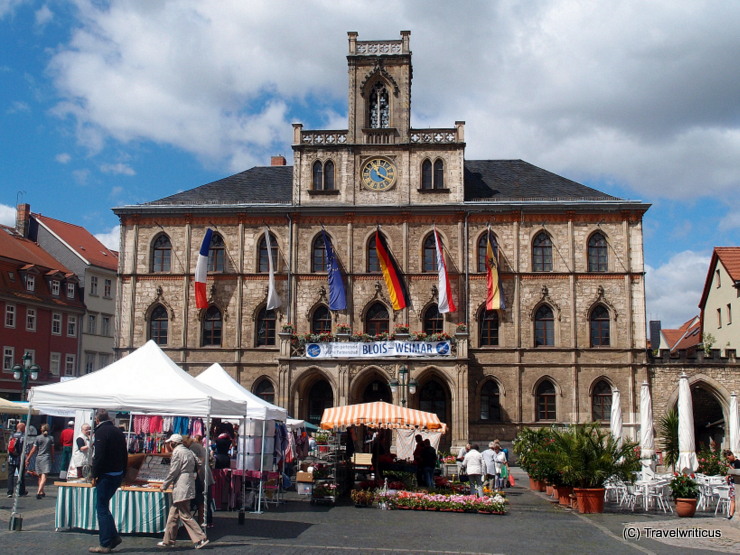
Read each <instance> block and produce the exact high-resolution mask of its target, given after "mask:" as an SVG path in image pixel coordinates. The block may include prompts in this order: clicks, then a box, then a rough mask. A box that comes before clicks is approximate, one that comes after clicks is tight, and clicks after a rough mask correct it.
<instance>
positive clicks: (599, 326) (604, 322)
mask: <svg viewBox="0 0 740 555" xmlns="http://www.w3.org/2000/svg"><path fill="white" fill-rule="evenodd" d="M589 324H590V329H591V346H592V347H608V346H609V345H610V341H611V338H610V337H609V311H608V310H607V309H606V307H605V306H604V305H601V304H600V305H596V306H595V307H594V309H593V310H592V311H591V316H590V317H589Z"/></svg>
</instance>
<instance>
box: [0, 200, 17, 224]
mask: <svg viewBox="0 0 740 555" xmlns="http://www.w3.org/2000/svg"><path fill="white" fill-rule="evenodd" d="M0 224H2V225H7V226H10V227H15V208H13V207H12V206H8V205H7V204H0Z"/></svg>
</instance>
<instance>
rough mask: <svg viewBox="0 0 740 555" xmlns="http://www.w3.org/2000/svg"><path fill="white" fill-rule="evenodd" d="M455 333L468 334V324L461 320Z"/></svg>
mask: <svg viewBox="0 0 740 555" xmlns="http://www.w3.org/2000/svg"><path fill="white" fill-rule="evenodd" d="M455 333H459V334H466V333H468V325H467V324H466V323H465V322H459V323H458V324H457V326H456V327H455Z"/></svg>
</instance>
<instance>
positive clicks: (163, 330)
mask: <svg viewBox="0 0 740 555" xmlns="http://www.w3.org/2000/svg"><path fill="white" fill-rule="evenodd" d="M168 331H169V315H168V314H167V309H166V308H165V307H163V306H162V305H161V304H160V305H157V307H156V308H155V309H154V310H152V314H151V316H150V317H149V339H151V340H152V341H154V342H155V343H156V344H157V345H167V334H168Z"/></svg>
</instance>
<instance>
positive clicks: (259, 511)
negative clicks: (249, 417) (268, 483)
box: [254, 420, 266, 515]
mask: <svg viewBox="0 0 740 555" xmlns="http://www.w3.org/2000/svg"><path fill="white" fill-rule="evenodd" d="M265 422H266V421H265V420H263V421H262V445H261V447H260V489H259V495H258V497H257V510H256V511H254V514H257V515H261V514H262V481H263V480H264V478H265V477H264V474H263V472H264V466H265Z"/></svg>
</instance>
